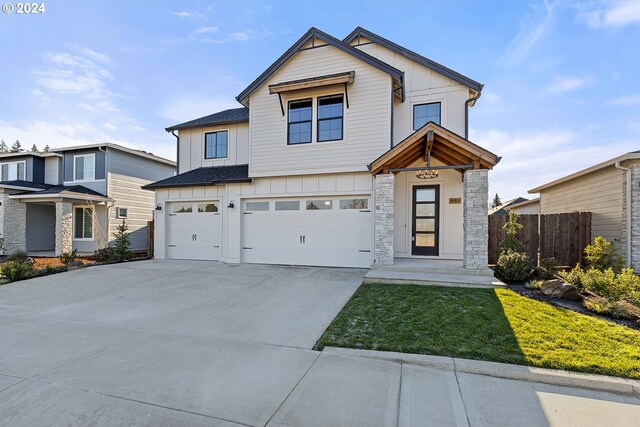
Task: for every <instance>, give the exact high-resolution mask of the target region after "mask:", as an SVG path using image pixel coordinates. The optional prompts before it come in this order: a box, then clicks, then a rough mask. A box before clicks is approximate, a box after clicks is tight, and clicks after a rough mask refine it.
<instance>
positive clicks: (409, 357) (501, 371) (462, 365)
mask: <svg viewBox="0 0 640 427" xmlns="http://www.w3.org/2000/svg"><path fill="white" fill-rule="evenodd" d="M322 352H323V353H328V354H336V355H343V356H352V357H367V358H370V359H382V360H387V361H390V362H396V363H407V364H411V365H419V366H424V367H428V368H435V369H442V370H447V371H453V372H461V373H466V374H477V375H486V376H490V377H496V378H505V379H510V380H519V381H529V382H537V383H543V384H551V385H558V386H565V387H579V388H585V389H589V390H597V391H607V392H612V393H622V394H633V395H636V396H638V397H640V381H638V380H632V379H626V378H618V377H611V376H607V375H596V374H585V373H579V372H569V371H563V370H560V369H547V368H536V367H531V366H523V365H511V364H508V363H497V362H486V361H482V360H471V359H458V358H454V357H443V356H429V355H422V354H409V353H397V352H391V351H373V350H357V349H349V348H338V347H325V348H324V350H322Z"/></svg>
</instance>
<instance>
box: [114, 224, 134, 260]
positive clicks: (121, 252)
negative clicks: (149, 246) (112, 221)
mask: <svg viewBox="0 0 640 427" xmlns="http://www.w3.org/2000/svg"><path fill="white" fill-rule="evenodd" d="M128 229H129V227H127V224H126V223H125V222H124V219H123V220H122V224H120V225H119V226H118V231H117V232H116V233H113V236H114V237H115V238H116V241H115V243H114V244H113V257H114V258H115V261H116V262H121V261H127V260H128V259H130V258H131V257H132V256H133V251H132V250H131V239H130V238H129V234H130V233H128V232H127V230H128Z"/></svg>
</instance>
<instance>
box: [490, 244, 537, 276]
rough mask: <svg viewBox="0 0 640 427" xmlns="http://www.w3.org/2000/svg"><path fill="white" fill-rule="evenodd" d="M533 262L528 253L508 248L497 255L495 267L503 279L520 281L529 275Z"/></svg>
mask: <svg viewBox="0 0 640 427" xmlns="http://www.w3.org/2000/svg"><path fill="white" fill-rule="evenodd" d="M532 267H533V263H532V262H531V258H529V255H527V254H525V253H522V252H515V251H513V250H511V249H508V250H507V251H506V252H503V253H502V254H500V256H499V257H498V263H497V264H496V268H497V269H498V272H499V273H500V274H501V275H502V277H503V278H504V279H505V280H508V281H521V280H526V279H528V278H529V276H530V275H531V268H532Z"/></svg>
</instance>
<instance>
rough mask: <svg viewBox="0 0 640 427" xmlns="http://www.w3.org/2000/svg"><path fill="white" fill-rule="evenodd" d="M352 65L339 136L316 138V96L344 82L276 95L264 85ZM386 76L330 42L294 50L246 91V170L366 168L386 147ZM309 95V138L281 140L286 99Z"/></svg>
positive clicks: (260, 173)
mask: <svg viewBox="0 0 640 427" xmlns="http://www.w3.org/2000/svg"><path fill="white" fill-rule="evenodd" d="M347 71H355V80H354V82H353V84H349V85H348V89H347V90H348V97H349V108H347V106H346V99H345V102H344V127H343V129H344V134H343V139H342V140H340V141H329V142H316V137H317V122H316V119H317V117H316V116H317V105H316V100H317V97H318V96H323V95H335V94H342V93H344V85H334V86H327V87H321V88H317V89H313V90H306V91H294V92H290V93H283V94H282V102H283V106H284V108H285V115H284V116H283V115H282V111H281V109H280V102H279V100H278V95H275V94H273V95H270V94H269V89H268V85H270V84H276V83H281V82H285V81H292V80H298V79H304V78H309V77H319V76H323V75H329V74H335V73H342V72H347ZM391 84H392V82H391V77H390V76H389V75H388V74H386V73H384V72H382V71H380V70H378V69H376V68H374V67H372V66H370V65H368V64H366V63H365V62H363V61H361V60H359V59H356V58H354V57H353V56H351V55H348V54H346V53H344V52H342V51H340V50H339V49H336V48H335V47H333V46H330V45H325V46H322V47H317V48H314V49H309V50H303V51H299V52H297V53H296V54H295V55H294V56H293V57H292V58H291V59H289V61H288V62H287V63H286V64H284V65H283V66H282V67H281V68H280V69H279V70H278V71H277V72H275V73H274V74H273V75H272V76H271V77H270V78H269V79H268V80H267V81H266V82H265V83H264V84H263V85H262V86H260V87H259V88H258V89H256V90H255V91H254V92H253V93H252V94H251V96H250V98H249V101H250V107H249V111H250V136H249V137H250V147H251V151H250V159H249V167H250V170H249V175H250V176H252V177H254V178H258V177H267V176H283V175H307V174H323V173H336V172H352V171H363V172H364V171H366V170H367V169H366V165H368V164H369V163H371V161H373V160H374V159H376V158H377V157H378V156H380V155H381V154H382V153H384V152H385V151H387V150H388V149H389V147H390V138H391V97H392V94H391ZM304 98H313V123H312V142H311V143H309V144H299V145H292V146H290V145H287V105H288V104H287V103H288V101H290V100H294V99H304Z"/></svg>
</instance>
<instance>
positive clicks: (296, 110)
mask: <svg viewBox="0 0 640 427" xmlns="http://www.w3.org/2000/svg"><path fill="white" fill-rule="evenodd" d="M312 103H313V102H312V100H311V98H309V99H300V100H297V101H290V102H289V136H288V140H287V143H288V144H291V145H294V144H307V143H309V142H311V110H312Z"/></svg>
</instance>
